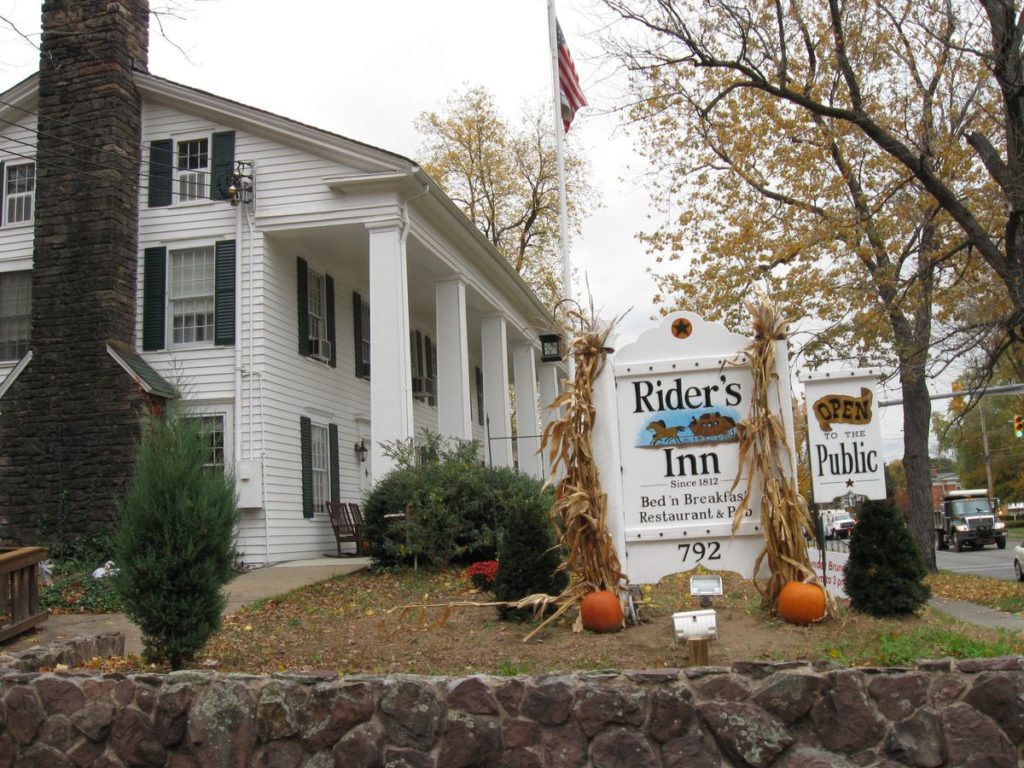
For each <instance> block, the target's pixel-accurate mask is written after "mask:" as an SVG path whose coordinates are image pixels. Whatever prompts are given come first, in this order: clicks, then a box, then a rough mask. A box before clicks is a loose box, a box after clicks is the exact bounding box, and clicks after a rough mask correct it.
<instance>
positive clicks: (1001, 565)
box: [829, 534, 1021, 581]
mask: <svg viewBox="0 0 1024 768" xmlns="http://www.w3.org/2000/svg"><path fill="white" fill-rule="evenodd" d="M1017 535H1018V536H1019V534H1017ZM829 543H830V545H831V546H833V547H835V548H837V549H844V548H845V546H846V542H845V541H844V542H835V541H833V542H829ZM1020 543H1021V542H1020V539H1016V540H1015V539H1011V540H1010V541H1008V542H1006V549H999V548H998V547H996V545H995V544H989V545H987V546H985V547H983V548H982V549H965V550H964V551H963V552H957V551H955V550H953V549H950V550H947V551H942V550H936V552H935V562H936V564H937V565H938V566H939V570H942V571H953V572H954V573H973V574H974V575H976V576H987V577H988V578H990V579H1002V580H1003V581H1015V580H1016V579H1017V576H1016V575H1015V574H1014V572H1013V548H1014V546H1015V545H1017V544H1020Z"/></svg>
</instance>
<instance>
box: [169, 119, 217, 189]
mask: <svg viewBox="0 0 1024 768" xmlns="http://www.w3.org/2000/svg"><path fill="white" fill-rule="evenodd" d="M173 140H174V149H173V152H174V156H173V158H172V161H171V167H172V168H173V173H174V182H173V186H172V187H171V190H172V193H171V199H172V200H173V202H174V203H175V204H184V205H188V204H195V203H205V202H209V201H210V178H211V176H212V174H213V138H212V137H211V136H210V134H204V135H199V136H197V135H194V134H190V135H187V136H180V137H178V136H175V137H173ZM200 142H205V146H206V150H205V154H206V163H205V164H204V165H199V164H196V167H194V168H181V167H180V163H181V157H182V155H181V152H182V149H183V145H185V146H187V145H189V144H198V143H200ZM195 155H196V156H197V157H198V158H202V153H201V152H196V153H195ZM183 190H185V191H183Z"/></svg>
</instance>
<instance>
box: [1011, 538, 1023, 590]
mask: <svg viewBox="0 0 1024 768" xmlns="http://www.w3.org/2000/svg"><path fill="white" fill-rule="evenodd" d="M1013 572H1014V573H1016V574H1017V581H1024V543H1022V544H1018V545H1017V546H1016V547H1014V548H1013Z"/></svg>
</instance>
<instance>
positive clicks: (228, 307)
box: [213, 240, 235, 345]
mask: <svg viewBox="0 0 1024 768" xmlns="http://www.w3.org/2000/svg"><path fill="white" fill-rule="evenodd" d="M214 282H215V287H214V300H213V310H214V319H213V343H214V344H220V345H227V344H234V343H235V241H234V240H221V241H220V242H218V243H217V245H216V266H215V268H214Z"/></svg>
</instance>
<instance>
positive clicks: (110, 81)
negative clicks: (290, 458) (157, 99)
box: [0, 0, 149, 544]
mask: <svg viewBox="0 0 1024 768" xmlns="http://www.w3.org/2000/svg"><path fill="white" fill-rule="evenodd" d="M42 18H43V36H42V44H41V47H40V56H39V61H40V66H39V107H38V113H39V124H38V142H37V144H38V149H37V155H36V197H35V244H34V251H33V266H32V332H31V351H32V359H31V362H30V363H29V364H28V366H27V367H26V368H25V370H24V371H22V373H21V375H20V376H19V377H18V379H17V380H16V381H15V382H14V384H13V385H12V386H11V387H10V388H9V389H8V391H7V392H6V394H5V395H4V397H3V398H2V399H0V540H3V541H4V542H6V543H9V544H10V543H16V544H33V543H43V542H44V541H49V540H54V539H55V538H56V539H59V540H64V541H68V540H71V539H72V538H73V537H75V536H80V535H84V534H89V533H99V532H101V531H103V530H105V529H107V528H109V526H110V525H111V523H112V522H113V521H114V519H115V517H114V516H115V507H114V504H115V500H116V498H117V497H118V495H119V494H120V493H121V492H122V491H123V489H124V486H125V484H126V482H127V481H128V479H129V478H130V477H131V472H132V463H133V460H134V454H135V447H136V444H137V440H138V436H139V423H140V422H139V416H140V414H141V412H142V410H143V399H142V397H141V394H140V392H139V391H138V389H137V387H136V385H135V384H134V383H133V381H132V380H131V379H130V378H129V376H128V375H127V374H126V373H125V371H124V370H123V369H122V368H120V367H119V366H118V364H117V363H116V362H115V361H114V360H113V359H112V358H111V357H110V355H109V354H108V353H107V349H106V347H107V343H108V342H111V341H112V342H115V343H121V344H127V345H134V340H135V321H136V308H135V305H136V300H135V277H136V270H137V261H138V255H137V251H138V248H137V238H138V195H139V190H138V187H139V166H140V155H141V148H140V141H141V123H142V106H141V98H140V96H139V93H138V91H137V90H136V88H135V85H134V83H133V80H132V71H133V69H145V66H146V56H147V45H148V35H149V32H148V23H149V3H148V0H46V2H44V3H43V11H42Z"/></svg>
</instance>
